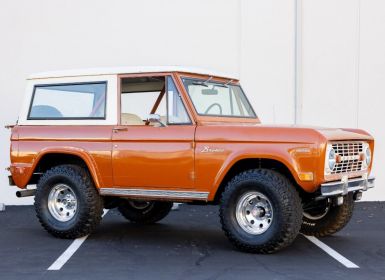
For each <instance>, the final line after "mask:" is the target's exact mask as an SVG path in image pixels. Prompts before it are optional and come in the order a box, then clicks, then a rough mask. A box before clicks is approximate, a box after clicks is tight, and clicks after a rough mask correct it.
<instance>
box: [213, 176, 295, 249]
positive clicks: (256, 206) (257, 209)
mask: <svg viewBox="0 0 385 280" xmlns="http://www.w3.org/2000/svg"><path fill="white" fill-rule="evenodd" d="M219 212H220V220H221V224H222V229H223V231H224V232H225V234H226V236H227V237H228V239H229V240H230V242H231V243H232V244H234V245H235V247H236V248H238V249H240V250H242V251H245V252H250V253H262V254H267V253H274V252H276V251H278V250H281V249H283V248H284V247H286V246H288V245H290V244H291V243H292V242H293V241H294V239H295V238H296V236H297V235H298V232H299V229H300V227H301V223H302V206H301V202H300V198H299V195H298V193H297V191H296V190H295V188H294V186H293V185H292V184H291V183H290V181H289V180H288V179H287V178H286V177H284V176H283V175H281V174H279V173H277V172H275V171H272V170H267V169H255V170H248V171H245V172H242V173H240V174H239V175H237V176H235V177H234V178H233V179H232V180H231V181H230V182H229V183H228V184H227V186H226V188H225V190H224V192H223V194H222V198H221V203H220V211H219Z"/></svg>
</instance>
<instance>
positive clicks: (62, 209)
mask: <svg viewBox="0 0 385 280" xmlns="http://www.w3.org/2000/svg"><path fill="white" fill-rule="evenodd" d="M77 206H78V201H77V198H76V195H75V193H74V191H73V190H72V189H71V187H69V186H68V185H66V184H57V185H55V186H54V187H53V188H52V189H51V191H50V193H49V195H48V210H49V212H50V213H51V215H52V216H53V217H54V218H55V219H56V220H58V221H59V222H68V221H69V220H71V219H72V218H73V217H74V216H75V214H76V210H77Z"/></svg>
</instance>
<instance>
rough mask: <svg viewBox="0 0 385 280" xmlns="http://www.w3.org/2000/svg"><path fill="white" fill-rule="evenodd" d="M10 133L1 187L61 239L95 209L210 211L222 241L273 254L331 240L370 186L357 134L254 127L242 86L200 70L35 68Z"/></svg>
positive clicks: (366, 149) (95, 214)
mask: <svg viewBox="0 0 385 280" xmlns="http://www.w3.org/2000/svg"><path fill="white" fill-rule="evenodd" d="M11 127H12V133H11V148H10V156H11V166H10V167H9V171H10V173H11V176H10V177H9V178H10V184H11V185H16V186H17V187H18V188H20V189H22V190H19V191H17V193H16V194H17V196H19V197H24V196H34V197H35V209H36V214H37V217H38V219H39V221H40V223H41V224H42V226H43V227H44V228H45V229H46V230H47V231H48V232H50V233H51V234H52V235H54V236H56V237H60V238H78V237H81V236H85V235H87V234H89V233H91V232H92V231H93V230H94V229H95V227H96V226H97V225H98V224H99V222H100V221H101V216H102V212H103V208H106V209H111V208H117V209H118V210H119V211H120V213H121V214H122V215H123V216H124V217H125V218H126V219H127V220H129V221H130V222H132V223H137V224H144V223H155V222H157V221H160V220H161V219H162V218H164V217H165V216H166V215H167V214H168V213H169V212H170V209H171V207H172V204H173V203H174V202H184V203H191V204H199V205H206V204H216V205H219V217H220V221H221V224H222V229H223V231H224V232H225V234H226V236H227V237H228V239H229V240H230V241H231V243H233V244H234V245H235V246H236V247H237V248H238V249H240V250H243V251H247V252H254V253H272V252H276V251H278V250H280V249H282V248H284V247H286V246H288V245H289V244H291V243H292V242H293V240H294V239H295V238H296V236H297V235H298V233H299V232H302V233H303V234H305V235H314V236H326V235H331V234H333V233H336V232H338V231H339V230H341V229H342V228H343V227H344V226H345V225H346V224H347V223H348V221H349V220H350V218H351V216H352V212H353V208H354V202H355V201H357V200H359V199H361V196H362V192H363V191H366V190H367V189H368V188H371V187H373V186H374V178H373V177H372V176H370V171H371V165H372V158H373V148H374V140H373V138H372V137H371V136H370V135H369V134H368V133H367V132H365V131H363V130H359V129H329V128H311V127H301V126H270V125H262V124H261V123H260V121H259V119H258V117H257V115H256V113H255V112H254V110H253V108H252V106H251V104H250V102H249V101H248V99H247V97H246V95H245V94H244V92H243V90H242V88H241V86H240V84H239V81H238V80H237V79H235V78H232V77H231V76H229V75H224V74H218V73H213V72H210V71H201V70H195V69H188V68H181V67H143V68H115V69H89V70H78V71H62V72H49V73H42V74H37V75H34V76H31V77H30V78H29V79H28V80H27V87H26V94H25V100H24V104H23V106H22V109H21V112H20V115H19V119H18V122H17V124H16V125H14V126H11ZM29 185H32V186H29ZM33 185H36V188H34V187H33Z"/></svg>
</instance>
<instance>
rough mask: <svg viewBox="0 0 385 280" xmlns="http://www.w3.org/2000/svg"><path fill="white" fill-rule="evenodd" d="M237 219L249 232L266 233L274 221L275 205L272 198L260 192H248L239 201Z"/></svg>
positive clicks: (254, 233) (255, 233)
mask: <svg viewBox="0 0 385 280" xmlns="http://www.w3.org/2000/svg"><path fill="white" fill-rule="evenodd" d="M236 219H237V222H238V224H239V226H240V227H241V228H242V229H243V230H244V231H246V232H247V233H250V234H253V235H259V234H262V233H264V232H265V231H266V230H267V229H268V228H269V227H270V225H271V224H272V222H273V207H272V204H271V202H270V200H269V199H268V198H267V197H266V196H264V195H263V194H262V193H260V192H247V193H245V194H243V195H242V196H241V197H240V199H239V200H238V203H237V208H236Z"/></svg>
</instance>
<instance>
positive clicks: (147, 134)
mask: <svg viewBox="0 0 385 280" xmlns="http://www.w3.org/2000/svg"><path fill="white" fill-rule="evenodd" d="M165 75H171V76H173V78H174V81H175V82H176V86H177V88H178V90H179V92H180V93H181V97H182V100H183V102H184V103H185V107H186V109H187V111H188V114H189V115H190V118H191V120H192V124H191V125H169V126H167V127H154V126H122V125H120V123H116V125H113V126H112V125H95V126H79V125H72V126H70V125H68V126H39V125H34V126H20V125H19V126H15V127H13V128H12V136H11V152H10V154H11V168H10V171H11V174H12V176H13V180H14V181H15V183H16V185H17V186H18V187H19V188H25V187H26V185H27V184H28V182H29V180H30V178H31V176H32V174H33V173H34V172H35V168H36V166H37V165H38V163H39V161H40V159H41V158H43V157H44V156H45V155H47V154H50V153H61V154H71V155H75V156H78V157H80V158H81V159H82V160H83V161H84V162H85V164H86V165H87V167H88V169H89V171H90V174H91V175H92V178H93V180H94V182H95V185H96V187H97V188H98V189H100V188H126V189H127V188H141V189H157V188H158V189H162V190H178V191H183V190H191V191H199V192H209V196H208V200H209V201H211V200H213V199H214V197H215V194H216V192H217V190H218V188H219V187H220V184H221V182H222V180H223V179H224V177H225V175H226V174H227V172H228V171H229V170H230V169H231V167H232V166H234V164H236V163H237V162H238V161H240V160H244V159H272V160H275V161H279V162H280V163H282V164H284V165H285V166H286V167H287V169H288V170H289V171H290V173H291V175H292V177H293V178H294V180H295V182H296V183H297V184H298V186H300V187H301V188H302V189H303V190H304V191H306V192H314V191H315V190H317V188H318V187H319V186H320V184H322V183H323V182H325V181H330V180H339V179H341V175H333V176H329V177H325V176H324V162H325V160H324V158H325V150H326V144H327V142H328V141H331V140H365V141H368V142H369V144H370V147H371V150H372V151H373V149H374V140H373V138H372V137H371V136H370V135H369V134H368V133H366V132H365V131H362V130H356V129H318V128H307V127H294V126H265V125H262V124H260V121H259V119H258V118H254V119H250V118H230V117H207V116H199V115H198V114H197V113H196V112H195V110H194V106H193V104H192V102H191V100H190V99H189V96H188V94H187V92H186V91H185V89H184V87H183V85H182V80H181V77H194V78H202V79H207V78H209V76H205V75H199V74H191V73H179V72H173V73H142V74H130V75H119V85H118V92H117V94H118V104H117V106H118V113H120V90H119V88H120V79H121V78H124V77H138V76H165ZM213 80H216V81H220V82H228V79H223V78H219V77H214V78H213ZM233 83H234V84H238V81H234V82H233ZM122 127H123V128H124V129H122V130H114V128H122ZM257 167H258V166H255V168H257ZM370 169H371V166H370V167H369V171H370ZM308 173H313V180H310V181H309V180H308V181H302V180H301V179H300V175H299V174H308ZM361 175H362V172H358V173H355V174H350V177H357V176H361ZM305 177H306V178H311V176H310V175H309V176H308V175H306V176H303V178H305Z"/></svg>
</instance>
